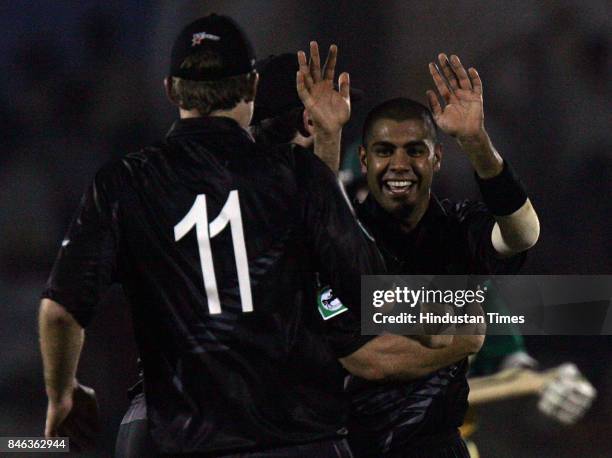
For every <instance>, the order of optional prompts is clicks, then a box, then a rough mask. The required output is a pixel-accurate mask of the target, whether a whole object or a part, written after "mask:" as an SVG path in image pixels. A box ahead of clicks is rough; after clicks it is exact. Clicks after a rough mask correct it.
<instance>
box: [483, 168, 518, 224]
mask: <svg viewBox="0 0 612 458" xmlns="http://www.w3.org/2000/svg"><path fill="white" fill-rule="evenodd" d="M476 181H477V182H478V187H479V188H480V193H481V194H482V199H483V200H484V203H485V204H486V205H487V207H489V210H491V213H493V214H494V215H495V216H506V215H511V214H512V213H514V212H515V211H517V210H518V209H519V208H521V207H522V206H523V204H524V203H525V201H526V200H527V191H525V186H524V185H523V183H521V180H519V178H518V177H517V176H516V174H515V173H514V169H512V167H510V164H508V162H507V161H506V160H504V168H503V169H502V171H501V173H500V174H499V175H497V176H494V177H493V178H488V179H482V178H480V177H479V176H478V174H476Z"/></svg>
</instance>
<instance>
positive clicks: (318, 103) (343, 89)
mask: <svg viewBox="0 0 612 458" xmlns="http://www.w3.org/2000/svg"><path fill="white" fill-rule="evenodd" d="M337 56H338V48H337V46H336V45H331V46H330V48H329V53H328V55H327V59H326V62H325V65H324V66H323V69H321V59H320V56H319V46H318V44H317V42H316V41H312V42H310V63H309V62H308V61H307V59H306V54H305V53H304V52H303V51H300V52H298V63H299V66H300V69H299V71H298V73H297V78H296V86H297V91H298V95H299V96H300V99H301V100H302V103H303V104H304V108H305V109H306V110H307V111H308V113H309V115H310V119H311V120H312V122H313V124H314V127H315V131H316V130H320V131H323V132H326V133H327V132H330V133H335V132H337V131H339V130H340V129H342V127H343V126H344V125H345V124H346V123H347V122H348V120H349V118H350V117H351V99H350V88H349V87H350V81H349V74H348V73H342V74H341V75H340V76H339V78H338V90H336V89H335V88H334V73H335V69H336V60H337Z"/></svg>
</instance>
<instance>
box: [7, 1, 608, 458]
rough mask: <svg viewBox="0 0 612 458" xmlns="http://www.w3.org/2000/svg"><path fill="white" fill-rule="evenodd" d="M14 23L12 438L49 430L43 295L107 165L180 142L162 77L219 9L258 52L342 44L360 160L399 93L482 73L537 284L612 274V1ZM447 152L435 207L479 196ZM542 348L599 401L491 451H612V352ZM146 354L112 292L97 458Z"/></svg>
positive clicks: (94, 351)
mask: <svg viewBox="0 0 612 458" xmlns="http://www.w3.org/2000/svg"><path fill="white" fill-rule="evenodd" d="M145 3H146V4H145ZM0 11H1V19H0V21H1V22H0V25H1V27H2V30H3V40H1V41H0V49H1V53H0V56H1V57H0V58H1V65H2V69H3V72H2V73H3V75H4V76H3V82H4V84H3V85H2V91H1V93H0V120H1V121H0V129H1V132H2V144H3V153H2V154H1V155H0V208H1V211H0V227H1V228H2V237H0V298H2V305H1V306H0V436H38V435H41V434H42V432H43V425H44V413H45V408H46V400H45V397H44V386H43V381H42V370H41V363H40V356H39V353H38V348H37V345H38V344H37V333H36V311H37V306H38V294H39V293H40V291H41V290H42V288H43V284H44V281H45V279H46V276H47V275H48V272H49V270H50V267H51V264H52V262H53V259H54V257H55V254H56V252H57V249H58V247H59V243H60V241H61V239H62V236H63V233H64V231H65V229H66V227H67V225H68V223H69V220H70V218H71V215H72V212H73V211H74V209H75V208H76V205H77V203H78V200H79V198H80V195H81V193H82V192H83V190H84V189H85V187H86V186H87V184H88V183H89V182H90V180H91V179H92V177H93V174H94V173H95V171H96V170H97V168H99V167H100V165H102V164H103V163H104V162H105V161H107V160H109V159H112V158H117V157H120V156H121V155H123V154H125V153H127V152H130V151H133V150H135V149H137V148H139V147H141V146H143V145H146V144H148V143H151V142H153V141H156V140H158V139H160V138H161V137H162V136H163V135H164V134H165V132H166V131H167V129H168V128H169V126H170V124H171V122H172V121H173V119H174V118H175V116H176V113H175V111H174V110H173V108H172V107H171V106H170V105H169V104H168V103H167V102H166V100H165V97H164V93H163V89H162V79H163V77H164V76H165V71H166V68H167V66H168V56H169V52H170V46H171V42H172V39H173V37H174V36H175V35H176V33H178V31H179V29H180V28H181V27H182V26H183V25H184V24H186V23H187V22H188V21H190V20H192V19H195V18H196V17H198V16H200V15H203V14H206V13H208V12H213V11H215V12H219V13H225V14H229V15H231V16H233V17H234V18H235V19H236V20H237V21H238V22H239V23H240V24H242V25H243V26H244V27H245V29H247V31H248V33H249V35H250V37H251V38H252V40H253V43H254V45H255V48H256V51H257V53H258V56H260V57H265V56H266V55H268V54H270V53H282V52H288V51H295V50H297V49H306V48H307V46H308V41H309V40H311V39H317V40H319V42H320V44H321V45H322V46H323V47H327V46H328V45H329V44H330V43H332V42H335V43H337V44H338V45H339V49H340V60H339V69H340V70H341V71H349V72H350V73H351V77H352V78H351V79H352V83H353V85H354V86H355V87H359V88H361V89H363V90H365V92H366V96H365V99H364V100H363V101H361V102H360V103H359V104H358V105H355V106H354V112H353V119H352V120H351V123H350V126H349V127H347V128H346V129H345V133H346V142H345V144H346V146H347V148H346V149H347V151H346V156H347V158H346V161H347V162H348V163H350V162H351V160H352V162H354V156H355V152H356V145H357V141H358V135H359V130H360V125H361V122H362V121H363V118H364V117H365V114H366V113H367V110H368V109H369V108H371V107H372V106H373V105H374V104H375V103H376V102H379V101H382V100H384V99H387V98H390V97H395V96H399V95H404V96H408V97H411V98H416V99H418V100H420V101H423V102H424V101H425V100H426V99H425V90H426V89H427V88H429V87H431V82H430V79H429V74H428V71H427V63H428V62H429V61H432V60H433V59H434V58H435V56H436V55H437V53H438V52H440V51H445V52H448V53H457V54H458V55H459V56H460V57H461V58H462V61H463V62H464V63H465V64H466V65H473V66H475V67H476V68H477V69H478V70H479V72H480V74H481V77H482V79H483V82H484V88H485V93H484V100H485V116H486V118H485V124H486V126H487V129H488V130H489V132H490V135H491V137H492V139H493V141H494V143H495V145H496V146H497V147H498V149H499V151H500V153H501V154H502V155H503V156H504V157H505V158H507V159H508V160H509V161H510V162H512V164H513V165H514V167H515V169H517V171H518V172H519V174H520V176H521V177H522V178H523V180H524V182H525V183H526V184H527V187H528V189H529V192H530V196H531V199H532V202H533V203H534V206H535V207H536V209H537V211H538V213H539V215H540V220H541V223H542V235H541V239H540V242H539V243H538V245H537V247H536V248H535V249H534V250H533V251H532V253H531V254H530V258H529V262H528V265H527V267H526V269H525V272H526V273H538V274H545V273H550V274H586V273H591V274H611V273H612V268H611V267H612V261H611V259H612V257H611V254H612V237H611V236H610V232H611V230H610V227H612V224H611V223H612V212H611V208H610V207H611V204H610V197H611V195H612V193H611V190H612V189H611V188H612V185H611V184H610V179H611V177H612V160H611V157H612V156H611V154H612V152H611V151H612V150H611V146H612V135H611V134H610V120H611V117H610V94H611V86H610V79H611V78H610V77H611V57H610V51H611V46H612V41H611V40H612V33H611V26H610V23H609V16H610V7H609V3H608V2H606V1H603V0H602V1H598V0H589V1H563V2H551V1H544V2H537V3H536V2H531V1H515V2H506V1H489V2H475V1H450V0H442V1H437V2H412V1H400V0H395V1H386V2H355V1H353V2H348V1H346V2H327V1H323V0H311V1H309V2H304V1H297V0H292V1H227V2H220V1H210V2H193V1H182V2H159V1H152V2H138V1H136V0H128V1H125V0H124V1H121V2H118V1H115V2H113V1H110V2H109V1H107V2H100V1H79V2H71V1H55V2H43V1H28V2H10V3H9V2H3V4H2V6H1V7H0ZM444 143H445V156H444V160H443V166H442V171H441V172H440V174H439V175H438V177H437V178H436V180H437V181H436V184H435V188H436V192H437V193H438V195H440V196H441V197H447V196H448V197H454V198H455V199H458V198H464V197H477V192H476V188H475V185H474V184H473V179H472V172H471V170H470V167H469V164H468V161H467V159H466V158H465V157H462V154H461V152H460V151H459V150H458V149H457V148H456V147H455V145H454V143H453V141H452V139H450V138H445V139H444ZM587 312H588V311H587ZM527 341H528V345H529V349H530V351H531V352H532V354H533V355H534V356H536V357H537V358H538V359H539V360H540V361H541V362H542V365H543V366H544V367H546V366H551V365H554V364H559V363H561V362H564V361H570V360H571V361H575V362H577V364H578V365H579V367H580V368H581V369H582V370H583V372H585V374H587V376H588V377H589V378H590V380H591V381H592V383H593V384H594V385H595V386H596V388H597V389H598V390H599V398H598V400H597V402H596V404H595V405H594V407H593V409H592V410H591V411H590V412H589V414H588V415H587V417H586V418H585V419H584V420H583V421H582V422H581V423H580V424H578V425H576V426H573V427H561V426H559V425H556V424H554V423H553V422H551V421H549V420H546V419H544V418H542V417H541V416H540V415H539V414H538V413H537V411H536V409H535V400H534V399H524V400H520V401H513V402H505V403H498V404H496V405H493V406H491V407H490V408H488V409H482V411H481V419H482V421H481V426H480V430H479V432H478V433H477V436H476V439H477V441H478V443H479V445H480V448H481V452H482V455H483V456H485V457H488V456H494V457H506V456H507V457H536V456H537V457H542V456H556V457H559V458H561V457H570V456H571V457H575V456H589V457H594V456H601V457H603V456H610V455H612V439H611V438H612V413H611V412H612V383H611V382H610V380H611V379H612V366H611V364H610V355H611V350H612V344H611V341H610V338H609V337H608V336H601V337H599V336H598V337H564V338H561V337H537V338H536V337H531V338H528V339H527ZM135 358H136V353H135V350H134V347H133V344H132V341H131V331H130V324H129V313H128V309H127V306H126V305H125V304H124V302H123V299H122V296H121V292H120V290H119V289H113V290H112V291H111V292H110V293H109V295H108V297H107V298H106V299H105V301H104V303H103V304H101V306H100V312H99V316H98V319H97V320H96V321H95V322H94V324H93V325H92V326H91V328H90V329H89V330H88V337H87V343H86V347H85V350H84V355H83V358H82V363H81V368H80V372H79V375H80V378H81V380H82V381H83V382H84V383H86V384H88V385H91V386H93V387H95V389H96V390H97V392H98V396H99V400H100V403H101V408H102V416H103V421H104V424H105V429H104V433H103V437H102V440H101V444H100V448H99V451H98V452H97V453H92V454H90V455H89V456H100V457H102V456H110V454H111V453H112V452H111V451H112V447H113V442H114V435H115V433H116V430H117V428H118V425H119V421H120V419H121V416H122V414H123V412H124V410H125V409H126V408H127V399H126V395H125V390H126V388H127V387H128V386H129V384H130V383H131V382H132V381H133V379H134V378H135ZM211 395H214V393H211ZM20 456H24V455H20ZM38 456H42V455H38Z"/></svg>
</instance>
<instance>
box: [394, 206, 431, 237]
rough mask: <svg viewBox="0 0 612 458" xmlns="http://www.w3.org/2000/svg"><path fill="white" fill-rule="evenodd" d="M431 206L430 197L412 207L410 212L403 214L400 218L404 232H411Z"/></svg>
mask: <svg viewBox="0 0 612 458" xmlns="http://www.w3.org/2000/svg"><path fill="white" fill-rule="evenodd" d="M428 207H429V199H427V200H423V201H422V202H419V203H418V204H417V205H415V206H414V207H412V209H411V210H410V212H409V213H407V214H405V215H402V216H401V218H400V220H401V223H400V227H401V229H402V232H405V233H409V232H412V231H413V230H414V228H415V227H417V225H418V224H419V223H420V222H421V220H422V219H423V216H424V215H425V212H426V211H427V208H428Z"/></svg>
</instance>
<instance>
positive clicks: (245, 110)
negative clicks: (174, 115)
mask: <svg viewBox="0 0 612 458" xmlns="http://www.w3.org/2000/svg"><path fill="white" fill-rule="evenodd" d="M179 115H180V117H181V119H187V118H199V117H201V116H202V115H201V114H200V112H199V111H198V110H195V109H193V110H185V109H183V108H179ZM208 116H214V117H224V118H231V119H233V120H234V121H236V122H237V123H238V124H240V127H242V128H244V129H246V128H247V127H248V126H249V124H250V123H251V117H252V116H253V102H245V101H241V102H239V103H238V104H236V105H235V106H234V107H233V108H231V109H229V110H215V111H213V112H211V113H210V114H209V115H208Z"/></svg>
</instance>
